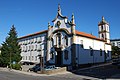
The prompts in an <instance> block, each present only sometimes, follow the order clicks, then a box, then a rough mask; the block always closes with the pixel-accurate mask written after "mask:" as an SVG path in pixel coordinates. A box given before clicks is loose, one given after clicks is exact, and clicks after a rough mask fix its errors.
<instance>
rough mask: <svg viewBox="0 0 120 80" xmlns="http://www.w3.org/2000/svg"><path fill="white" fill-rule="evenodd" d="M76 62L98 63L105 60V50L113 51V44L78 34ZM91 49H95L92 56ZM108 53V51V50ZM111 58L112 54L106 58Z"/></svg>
mask: <svg viewBox="0 0 120 80" xmlns="http://www.w3.org/2000/svg"><path fill="white" fill-rule="evenodd" d="M76 47H77V48H76V51H77V55H76V63H78V64H87V63H98V62H104V61H105V54H104V53H105V51H109V54H110V51H111V45H107V44H105V42H103V41H98V40H94V39H90V38H86V37H81V36H76ZM91 49H92V50H93V52H92V56H91ZM107 53H108V52H107ZM109 59H111V55H109V57H107V59H106V60H109Z"/></svg>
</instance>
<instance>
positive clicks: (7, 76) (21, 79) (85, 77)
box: [0, 65, 120, 80]
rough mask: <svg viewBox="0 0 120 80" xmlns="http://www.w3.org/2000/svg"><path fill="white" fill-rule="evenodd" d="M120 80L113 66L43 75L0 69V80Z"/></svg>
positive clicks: (119, 73)
mask: <svg viewBox="0 0 120 80" xmlns="http://www.w3.org/2000/svg"><path fill="white" fill-rule="evenodd" d="M98 79H112V80H115V79H117V80H120V69H118V68H117V67H116V66H113V65H105V66H100V67H93V68H88V69H84V70H81V69H79V70H76V71H74V72H67V73H62V74H54V75H45V74H37V73H32V72H23V71H16V70H15V71H14V70H13V71H9V70H7V69H5V70H3V69H0V80H98Z"/></svg>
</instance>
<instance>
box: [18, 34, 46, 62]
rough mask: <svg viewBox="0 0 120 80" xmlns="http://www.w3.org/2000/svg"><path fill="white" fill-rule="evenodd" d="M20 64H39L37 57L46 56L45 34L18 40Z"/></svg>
mask: <svg viewBox="0 0 120 80" xmlns="http://www.w3.org/2000/svg"><path fill="white" fill-rule="evenodd" d="M18 42H19V45H20V47H21V56H22V60H21V61H22V62H33V63H39V62H40V59H39V57H38V55H42V56H43V55H46V54H45V52H46V33H44V34H39V35H35V36H30V37H26V38H23V39H19V41H18Z"/></svg>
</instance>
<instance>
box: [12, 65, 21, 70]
mask: <svg viewBox="0 0 120 80" xmlns="http://www.w3.org/2000/svg"><path fill="white" fill-rule="evenodd" d="M11 66H12V69H16V70H21V69H22V68H21V65H20V64H11Z"/></svg>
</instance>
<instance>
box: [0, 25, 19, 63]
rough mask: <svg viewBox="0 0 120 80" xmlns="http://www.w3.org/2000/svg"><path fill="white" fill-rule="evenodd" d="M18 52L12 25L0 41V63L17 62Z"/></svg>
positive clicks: (15, 34)
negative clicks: (0, 41) (0, 43)
mask: <svg viewBox="0 0 120 80" xmlns="http://www.w3.org/2000/svg"><path fill="white" fill-rule="evenodd" d="M20 53H21V50H20V46H19V45H18V38H17V32H16V29H15V27H14V25H12V28H11V29H10V31H9V33H8V36H7V37H6V40H5V42H3V43H2V47H1V55H0V64H5V65H9V64H10V63H11V62H13V61H15V62H19V61H20V60H21V56H20Z"/></svg>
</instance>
